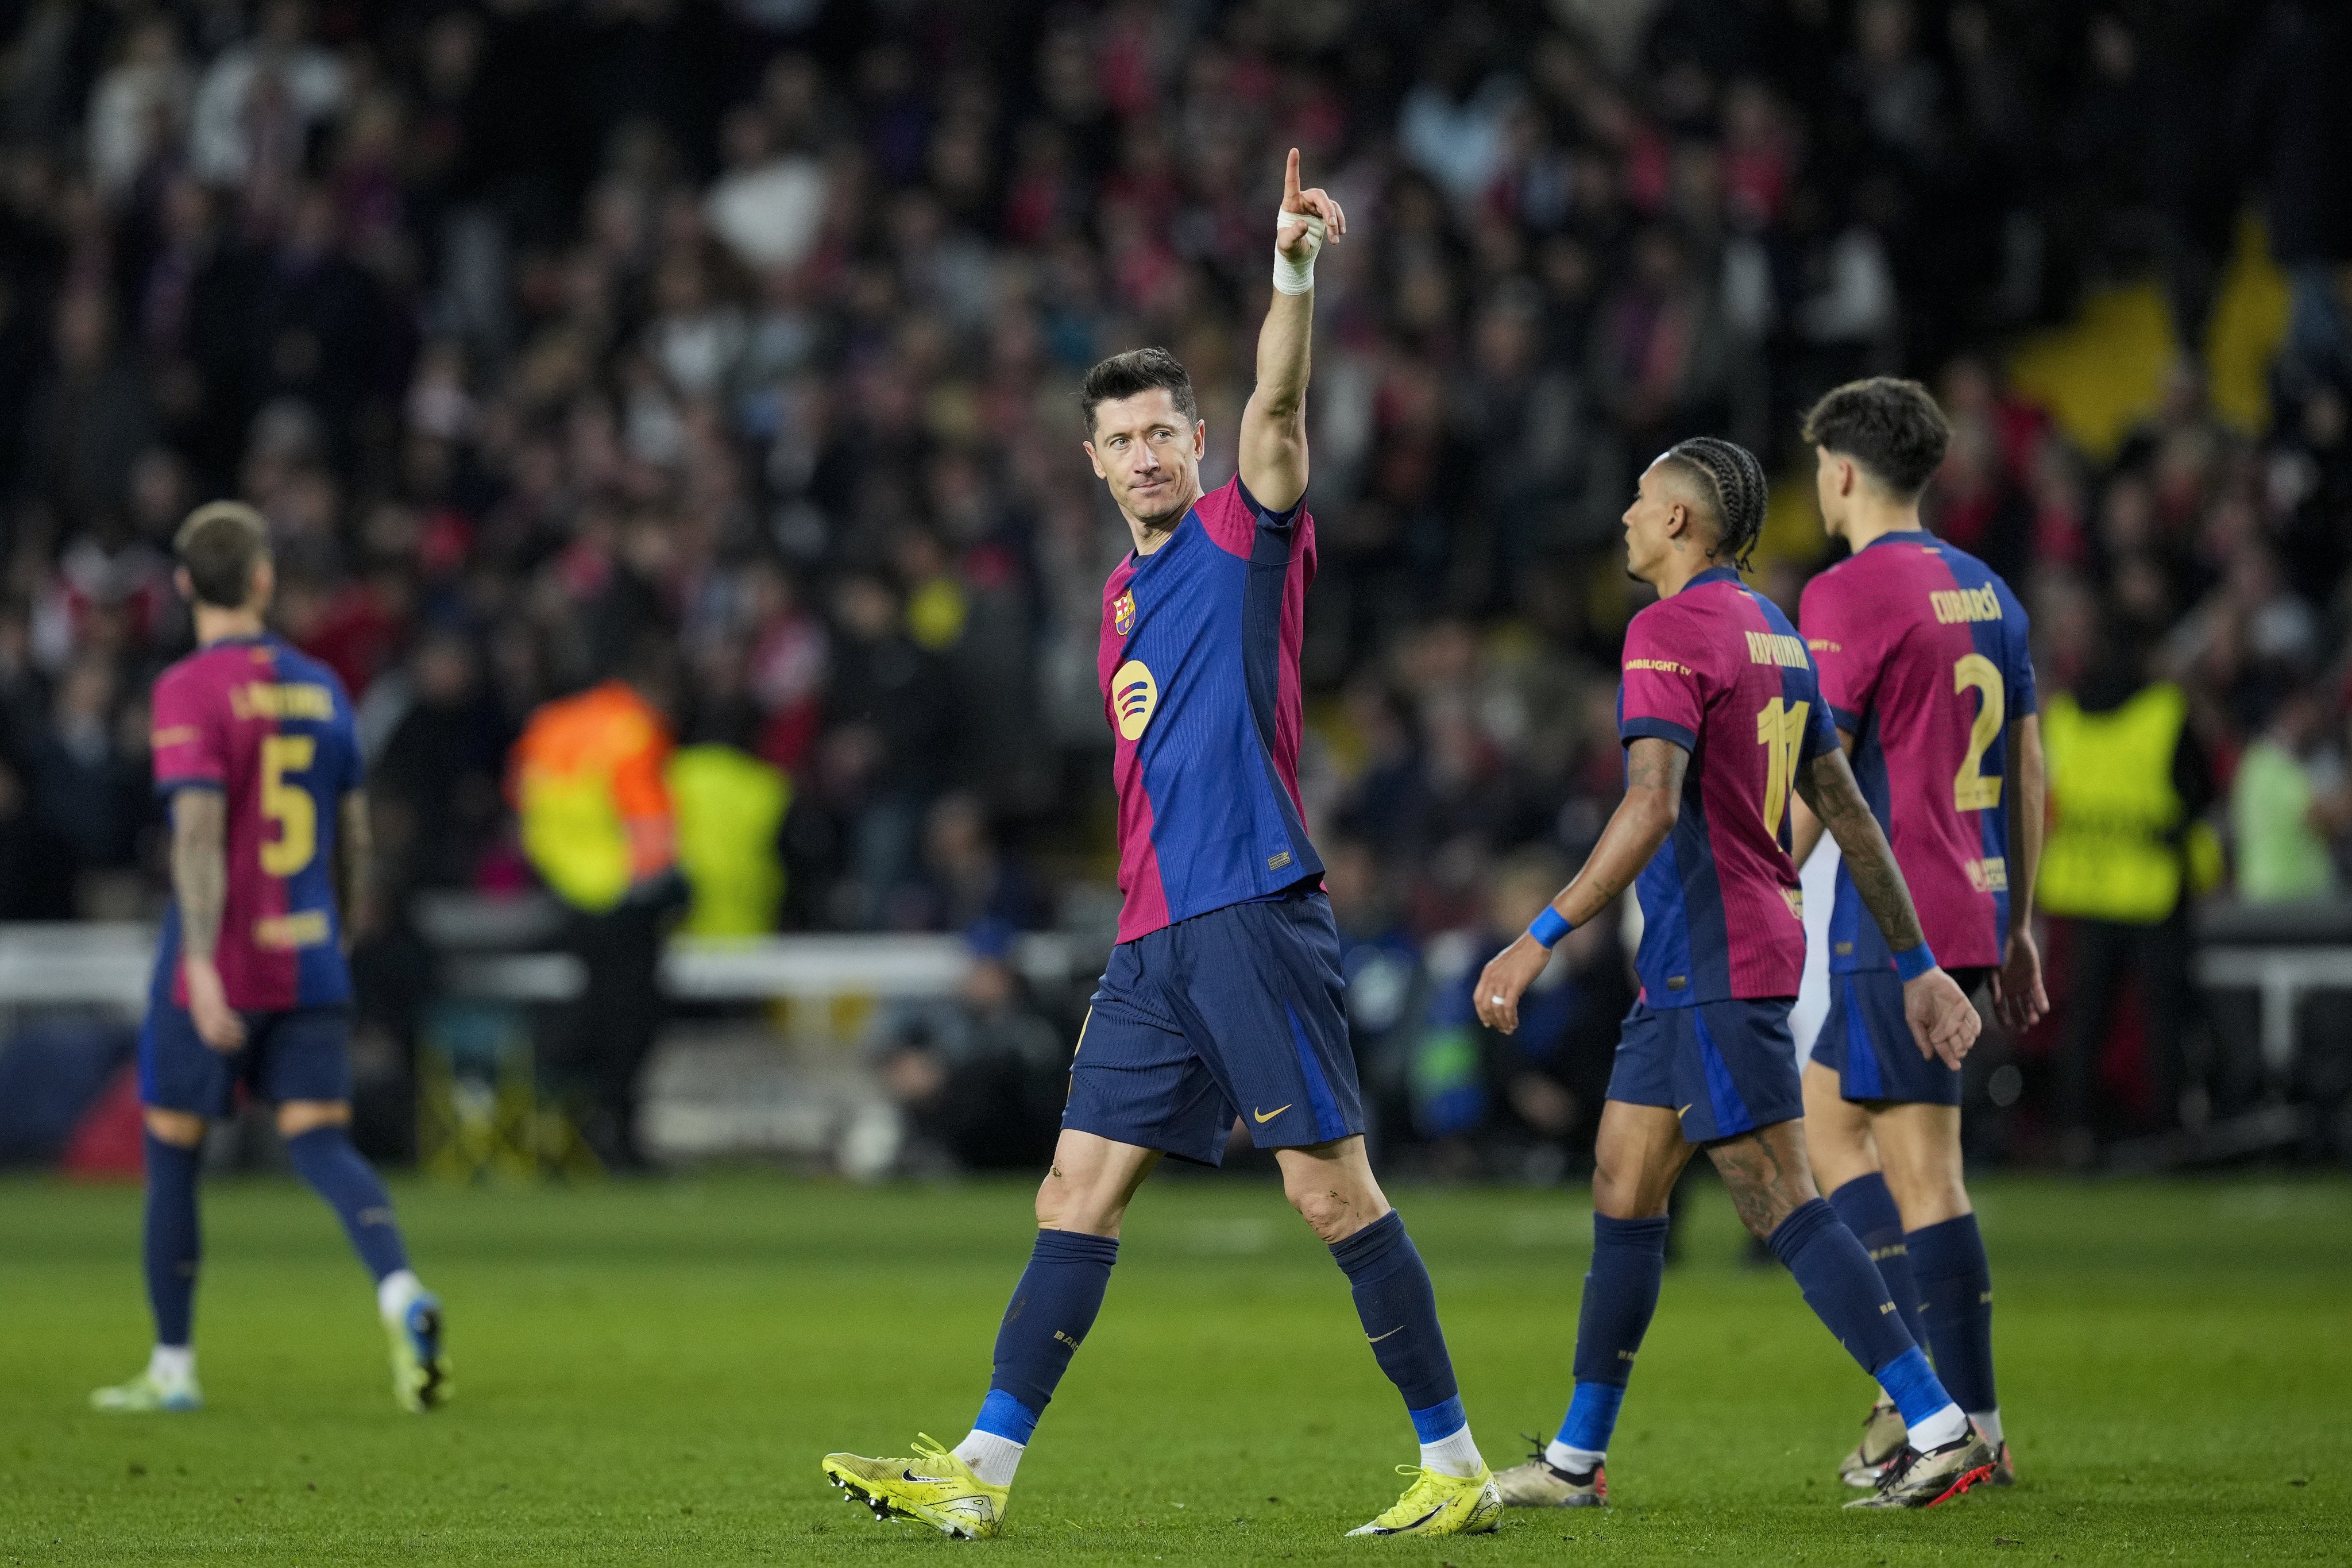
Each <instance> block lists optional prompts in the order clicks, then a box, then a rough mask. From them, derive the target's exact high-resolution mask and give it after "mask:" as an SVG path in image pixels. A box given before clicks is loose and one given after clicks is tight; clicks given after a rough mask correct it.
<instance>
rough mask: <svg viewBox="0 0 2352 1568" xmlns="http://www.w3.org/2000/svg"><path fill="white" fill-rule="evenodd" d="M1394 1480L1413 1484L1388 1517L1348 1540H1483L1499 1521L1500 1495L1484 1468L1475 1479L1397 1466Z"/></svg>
mask: <svg viewBox="0 0 2352 1568" xmlns="http://www.w3.org/2000/svg"><path fill="white" fill-rule="evenodd" d="M1397 1474H1399V1475H1401V1476H1411V1477H1412V1485H1411V1486H1409V1487H1407V1488H1405V1489H1404V1496H1402V1497H1401V1498H1399V1499H1397V1500H1396V1504H1395V1506H1394V1507H1392V1508H1391V1509H1390V1510H1388V1512H1386V1513H1384V1514H1382V1515H1381V1516H1380V1518H1378V1519H1376V1520H1374V1521H1372V1522H1371V1523H1370V1524H1365V1525H1359V1526H1358V1527H1357V1528H1356V1529H1354V1530H1351V1531H1348V1533H1349V1534H1350V1535H1484V1534H1485V1533H1486V1531H1490V1530H1492V1529H1494V1528H1495V1527H1496V1525H1497V1524H1500V1523H1501V1522H1502V1521H1503V1494H1502V1493H1501V1492H1499V1491H1497V1490H1496V1488H1495V1476H1494V1472H1492V1471H1491V1470H1489V1469H1487V1468H1486V1466H1484V1465H1480V1466H1479V1467H1478V1473H1477V1474H1476V1475H1475V1476H1445V1475H1440V1474H1438V1473H1437V1472H1436V1471H1435V1470H1425V1469H1423V1468H1421V1467H1420V1466H1418V1465H1399V1466H1398V1467H1397Z"/></svg>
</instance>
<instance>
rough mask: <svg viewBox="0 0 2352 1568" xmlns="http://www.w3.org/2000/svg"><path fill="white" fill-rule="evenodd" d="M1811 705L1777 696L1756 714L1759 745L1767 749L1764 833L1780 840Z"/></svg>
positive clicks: (1765, 761)
mask: <svg viewBox="0 0 2352 1568" xmlns="http://www.w3.org/2000/svg"><path fill="white" fill-rule="evenodd" d="M1811 708H1812V704H1811V703H1810V702H1783V701H1782V700H1780V698H1778V697H1775V698H1774V699H1772V700H1771V701H1769V702H1767V703H1766V704H1764V706H1763V709H1762V710H1760V711H1759V712H1758V713H1757V715H1756V743H1757V744H1758V745H1759V746H1761V747H1763V748H1764V831H1765V832H1767V833H1769V834H1770V835H1772V837H1775V838H1778V837H1780V818H1781V816H1783V815H1785V814H1786V812H1787V810H1788V806H1789V791H1790V789H1792V788H1794V787H1795V786H1796V783H1797V752H1798V749H1799V748H1800V747H1801V746H1802V745H1803V744H1804V742H1805V715H1806V713H1808V712H1809V711H1811Z"/></svg>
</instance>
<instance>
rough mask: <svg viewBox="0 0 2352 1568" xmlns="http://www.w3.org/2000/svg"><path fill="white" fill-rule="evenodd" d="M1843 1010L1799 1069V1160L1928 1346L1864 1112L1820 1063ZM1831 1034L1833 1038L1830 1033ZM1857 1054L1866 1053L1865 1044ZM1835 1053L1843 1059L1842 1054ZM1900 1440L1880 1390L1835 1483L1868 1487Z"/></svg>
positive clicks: (1834, 1007)
mask: <svg viewBox="0 0 2352 1568" xmlns="http://www.w3.org/2000/svg"><path fill="white" fill-rule="evenodd" d="M1838 982H1839V977H1837V976H1832V980H1831V984H1832V997H1833V998H1837V997H1839V995H1840V992H1841V991H1843V987H1842V986H1841V985H1839V983H1838ZM1846 1013H1847V1009H1845V1008H1843V1007H1842V1006H1841V1005H1840V1001H1839V1000H1832V1003H1831V1004H1830V1015H1829V1017H1828V1019H1827V1021H1826V1022H1824V1023H1823V1025H1822V1035H1821V1038H1820V1040H1819V1041H1818V1042H1817V1043H1816V1044H1815V1046H1814V1047H1813V1059H1812V1060H1811V1061H1810V1062H1807V1063H1806V1064H1805V1073H1804V1094H1805V1157H1806V1159H1807V1160H1808V1161H1810V1162H1811V1164H1812V1167H1813V1175H1814V1177H1815V1179H1816V1181H1817V1182H1818V1184H1820V1186H1821V1189H1822V1193H1823V1194H1825V1195H1826V1196H1827V1197H1828V1199H1829V1204H1830V1207H1832V1208H1833V1209H1835V1210H1836V1211H1837V1216H1838V1218H1840V1219H1842V1220H1843V1221H1844V1222H1845V1227H1846V1228H1847V1229H1848V1230H1850V1231H1852V1232H1853V1234H1854V1236H1855V1237H1856V1238H1857V1239H1859V1240H1860V1241H1861V1243H1862V1245H1863V1249H1864V1251H1866V1252H1868V1253H1869V1254H1870V1260H1871V1261H1872V1262H1873V1263H1875V1264H1876V1265H1877V1266H1878V1274H1879V1278H1880V1279H1883V1280H1885V1284H1886V1293H1887V1296H1888V1297H1889V1299H1890V1300H1893V1301H1894V1303H1895V1311H1896V1312H1897V1313H1898V1314H1900V1315H1901V1317H1902V1319H1903V1326H1904V1327H1905V1328H1906V1330H1908V1331H1910V1334H1911V1338H1912V1340H1913V1341H1914V1342H1916V1343H1918V1344H1921V1345H1925V1344H1926V1343H1927V1335H1926V1332H1925V1331H1924V1330H1923V1329H1922V1327H1921V1325H1920V1321H1919V1301H1920V1296H1919V1289H1918V1286H1917V1283H1916V1280H1915V1279H1913V1277H1912V1272H1911V1258H1910V1255H1909V1252H1908V1248H1907V1244H1906V1242H1905V1240H1904V1236H1903V1217H1902V1215H1901V1213H1900V1212H1899V1211H1898V1210H1897V1209H1896V1207H1895V1199H1894V1196H1893V1194H1890V1193H1889V1192H1888V1191H1887V1187H1886V1178H1885V1175H1884V1174H1883V1173H1881V1172H1880V1170H1879V1168H1878V1146H1877V1144H1876V1143H1875V1142H1873V1141H1872V1139H1871V1135H1870V1112H1869V1111H1868V1110H1866V1109H1865V1108H1864V1107H1863V1106H1861V1105H1858V1104H1856V1103H1855V1102H1854V1101H1853V1100H1848V1099H1846V1098H1845V1095H1844V1092H1843V1074H1842V1073H1841V1071H1840V1068H1839V1066H1838V1065H1833V1064H1832V1062H1831V1061H1825V1059H1824V1056H1823V1052H1824V1050H1825V1049H1833V1048H1835V1047H1840V1046H1843V1044H1844V1043H1845V1042H1846V1039H1847V1033H1848V1029H1849V1027H1850V1025H1849V1023H1848V1018H1847V1017H1846V1016H1841V1015H1842V1014H1846ZM1832 1028H1835V1029H1836V1030H1837V1033H1835V1034H1832ZM1862 1048H1865V1049H1866V1048H1867V1042H1864V1043H1863V1047H1862ZM1837 1054H1838V1055H1840V1056H1842V1055H1843V1051H1842V1050H1838V1051H1837ZM1905 1438H1906V1432H1905V1430H1904V1426H1903V1413H1902V1412H1901V1411H1899V1410H1897V1409H1896V1408H1895V1401H1894V1400H1892V1399H1890V1398H1888V1397H1887V1396H1886V1393H1885V1390H1884V1389H1881V1390H1880V1391H1879V1393H1878V1396H1877V1397H1876V1398H1875V1399H1874V1400H1873V1401H1872V1402H1871V1406H1870V1409H1869V1411H1868V1412H1867V1413H1866V1414H1865V1415H1864V1416H1863V1418H1862V1436H1861V1437H1860V1438H1859V1439H1858V1440H1857V1441H1856V1442H1855V1443H1854V1445H1853V1447H1851V1448H1849V1449H1847V1450H1846V1451H1845V1453H1844V1454H1843V1455H1842V1456H1841V1457H1840V1458H1839V1459H1838V1478H1839V1479H1841V1480H1843V1481H1844V1482H1845V1483H1846V1485H1848V1486H1851V1487H1874V1486H1876V1485H1877V1484H1878V1479H1879V1477H1880V1475H1881V1474H1882V1473H1884V1471H1885V1468H1886V1466H1887V1465H1888V1464H1889V1463H1890V1462H1891V1461H1893V1460H1894V1459H1895V1457H1896V1456H1897V1455H1899V1454H1901V1453H1902V1452H1903V1444H1904V1441H1905Z"/></svg>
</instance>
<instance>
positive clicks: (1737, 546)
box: [1659, 436, 1770, 571]
mask: <svg viewBox="0 0 2352 1568" xmlns="http://www.w3.org/2000/svg"><path fill="white" fill-rule="evenodd" d="M1659 460H1660V461H1661V462H1667V463H1673V464H1675V466H1676V467H1678V468H1682V469H1683V470H1684V471H1685V473H1687V474H1689V475H1690V476H1691V477H1692V478H1693V479H1696V480H1697V481H1698V482H1699V484H1700V486H1701V487H1702V488H1703V489H1705V490H1706V494H1707V498H1708V500H1709V503H1710V504H1711V505H1712V506H1713V507H1714V509H1715V521H1716V526H1717V531H1718V533H1719V535H1720V537H1718V538H1717V541H1716V545H1715V548H1714V549H1713V550H1712V551H1710V552H1708V553H1710V554H1711V555H1713V556H1714V557H1715V558H1716V559H1717V560H1718V561H1729V562H1731V563H1734V564H1735V565H1737V566H1738V567H1739V568H1740V569H1741V570H1743V571H1744V570H1746V569H1747V566H1748V554H1749V553H1750V552H1752V551H1754V550H1755V548H1756V541H1757V538H1758V536H1759V535H1760V534H1761V533H1763V531H1764V501H1765V497H1766V495H1767V494H1768V493H1769V489H1770V487H1769V485H1768V484H1767V482H1766V481H1765V479H1764V465H1763V464H1761V463H1759V462H1758V461H1757V460H1756V454H1755V453H1753V452H1751V451H1749V450H1748V448H1747V447H1743V446H1741V445H1740V444H1739V443H1738V442H1737V441H1726V440H1722V439H1720V438H1718V437H1714V436H1694V437H1691V438H1690V439H1689V440H1687V441H1677V442H1675V444H1674V445H1673V446H1671V447H1667V448H1666V455H1665V456H1664V458H1660V459H1659Z"/></svg>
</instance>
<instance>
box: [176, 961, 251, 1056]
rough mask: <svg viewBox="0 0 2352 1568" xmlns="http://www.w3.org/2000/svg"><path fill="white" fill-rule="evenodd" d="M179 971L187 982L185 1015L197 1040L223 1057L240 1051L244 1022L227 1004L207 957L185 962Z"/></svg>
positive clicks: (222, 988)
mask: <svg viewBox="0 0 2352 1568" xmlns="http://www.w3.org/2000/svg"><path fill="white" fill-rule="evenodd" d="M180 968H181V971H182V973H184V974H185V975H186V976H187V980H188V1016H189V1017H190V1018H192V1019H194V1021H195V1026H196V1037H197V1038H198V1039H200V1040H202V1041H204V1043H205V1044H206V1045H208V1046H210V1047H212V1048H213V1049H215V1050H216V1051H218V1052H220V1053H221V1054H222V1055H224V1056H226V1055H228V1054H229V1053H230V1052H233V1051H236V1050H241V1049H243V1048H244V1046H245V1020H244V1019H242V1018H240V1017H238V1016H236V1008H234V1007H232V1006H230V1005H228V992H227V991H226V989H225V988H224V987H223V986H222V984H221V977H220V970H219V969H218V968H216V967H215V965H214V963H213V961H212V960H211V959H209V958H189V959H184V960H183V961H182V962H181V965H180Z"/></svg>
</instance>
